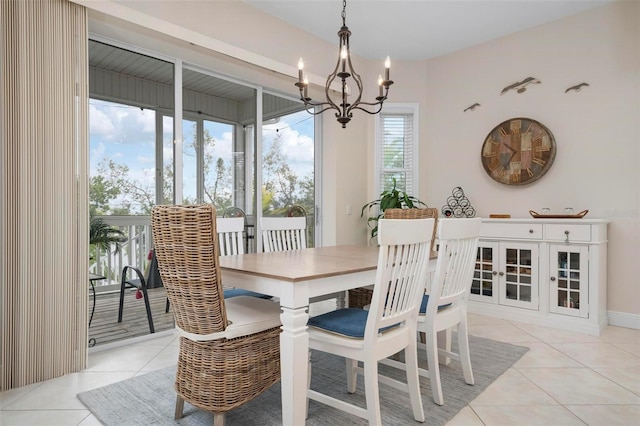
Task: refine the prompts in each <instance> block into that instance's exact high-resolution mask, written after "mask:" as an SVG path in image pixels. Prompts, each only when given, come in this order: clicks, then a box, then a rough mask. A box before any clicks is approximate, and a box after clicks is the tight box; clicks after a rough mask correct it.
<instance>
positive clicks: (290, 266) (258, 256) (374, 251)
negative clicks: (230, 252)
mask: <svg viewBox="0 0 640 426" xmlns="http://www.w3.org/2000/svg"><path fill="white" fill-rule="evenodd" d="M377 266H378V247H366V246H329V247H316V248H309V249H304V250H289V251H280V252H273V253H251V254H241V255H235V256H221V257H220V267H221V268H222V270H223V271H225V270H228V271H236V272H242V273H246V274H250V275H256V276H260V277H267V278H273V279H277V280H281V281H290V282H299V281H307V280H313V279H319V278H325V277H332V276H338V275H343V274H349V273H354V272H360V271H369V270H372V269H376V268H377Z"/></svg>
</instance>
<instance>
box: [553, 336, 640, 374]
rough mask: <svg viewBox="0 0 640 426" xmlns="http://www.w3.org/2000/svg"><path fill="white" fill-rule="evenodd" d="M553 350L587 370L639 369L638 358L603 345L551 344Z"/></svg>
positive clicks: (602, 343)
mask: <svg viewBox="0 0 640 426" xmlns="http://www.w3.org/2000/svg"><path fill="white" fill-rule="evenodd" d="M550 345H551V346H552V347H553V348H555V349H557V350H559V351H560V352H562V353H564V354H565V355H568V356H570V357H571V358H573V359H575V360H576V361H578V362H580V363H582V364H584V365H586V366H587V367H589V368H610V367H616V368H624V367H640V357H637V356H635V355H631V354H630V353H628V352H625V351H623V350H622V349H619V348H616V347H615V346H613V345H611V344H609V343H605V342H598V343H579V342H577V343H551V344H550Z"/></svg>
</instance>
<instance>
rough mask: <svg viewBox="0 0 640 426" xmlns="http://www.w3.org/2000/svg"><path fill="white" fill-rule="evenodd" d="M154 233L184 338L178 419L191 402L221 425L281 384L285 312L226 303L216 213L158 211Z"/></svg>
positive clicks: (250, 301) (240, 301) (206, 209)
mask: <svg viewBox="0 0 640 426" xmlns="http://www.w3.org/2000/svg"><path fill="white" fill-rule="evenodd" d="M151 229H152V232H153V239H154V241H155V250H156V255H157V257H158V267H159V270H160V275H161V276H162V281H163V283H164V286H165V288H166V290H167V295H168V297H169V300H170V301H171V306H172V311H173V314H174V318H175V322H176V330H177V332H178V334H179V335H180V349H179V355H178V365H177V371H176V381H175V390H176V393H177V398H176V411H175V418H176V419H179V418H181V417H182V412H183V408H184V402H185V401H187V402H188V403H189V404H191V405H193V406H195V407H198V408H200V409H203V410H207V411H211V412H213V413H214V425H221V424H223V423H224V414H225V413H226V412H227V411H229V410H232V409H234V408H236V407H239V406H240V405H242V404H244V403H246V402H248V401H250V400H252V399H253V398H255V397H257V396H258V395H260V394H261V393H262V392H264V391H265V390H267V389H268V388H269V387H271V386H272V385H273V384H274V383H276V382H277V381H278V380H280V326H281V323H280V306H279V304H277V303H274V302H272V301H269V300H264V299H260V298H257V297H248V296H238V297H234V298H231V299H225V298H224V297H223V290H222V280H221V272H220V257H219V255H220V253H219V246H218V241H217V235H218V234H217V232H216V213H215V208H214V207H213V206H211V205H189V206H173V205H162V206H156V207H154V208H153V210H152V213H151Z"/></svg>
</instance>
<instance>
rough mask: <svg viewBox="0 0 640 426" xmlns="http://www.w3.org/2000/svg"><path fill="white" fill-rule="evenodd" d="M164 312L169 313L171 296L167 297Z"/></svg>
mask: <svg viewBox="0 0 640 426" xmlns="http://www.w3.org/2000/svg"><path fill="white" fill-rule="evenodd" d="M164 313H165V314H168V313H169V298H168V297H167V304H166V305H165V307H164Z"/></svg>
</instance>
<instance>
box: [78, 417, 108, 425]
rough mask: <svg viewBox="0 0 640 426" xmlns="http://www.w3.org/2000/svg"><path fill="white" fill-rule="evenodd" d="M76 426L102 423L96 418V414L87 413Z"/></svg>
mask: <svg viewBox="0 0 640 426" xmlns="http://www.w3.org/2000/svg"><path fill="white" fill-rule="evenodd" d="M78 426H102V423H100V420H98V419H96V416H94V415H93V414H89V415H88V416H87V417H85V419H84V420H82V421H81V422H80V423H78Z"/></svg>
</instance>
